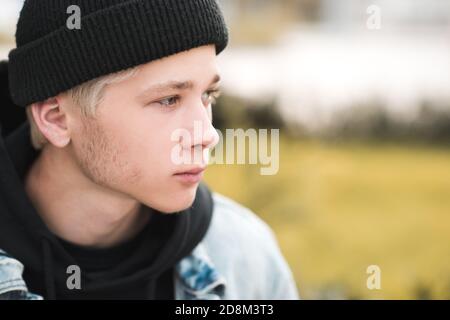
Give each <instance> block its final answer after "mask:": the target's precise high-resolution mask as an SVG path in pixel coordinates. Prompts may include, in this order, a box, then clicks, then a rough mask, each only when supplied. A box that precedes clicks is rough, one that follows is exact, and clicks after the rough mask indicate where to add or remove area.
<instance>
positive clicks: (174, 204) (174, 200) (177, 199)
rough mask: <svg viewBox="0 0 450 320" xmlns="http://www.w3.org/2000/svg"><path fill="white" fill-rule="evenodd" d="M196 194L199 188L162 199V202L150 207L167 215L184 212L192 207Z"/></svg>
mask: <svg viewBox="0 0 450 320" xmlns="http://www.w3.org/2000/svg"><path fill="white" fill-rule="evenodd" d="M196 192H197V188H192V189H188V190H186V189H185V190H183V191H178V192H177V193H175V194H172V195H170V196H168V197H167V198H165V199H161V200H162V201H158V203H157V204H154V205H150V207H152V208H153V209H156V210H158V211H160V212H162V213H166V214H171V213H176V212H179V211H183V210H186V209H188V208H189V207H190V206H192V204H193V203H194V200H195V195H196Z"/></svg>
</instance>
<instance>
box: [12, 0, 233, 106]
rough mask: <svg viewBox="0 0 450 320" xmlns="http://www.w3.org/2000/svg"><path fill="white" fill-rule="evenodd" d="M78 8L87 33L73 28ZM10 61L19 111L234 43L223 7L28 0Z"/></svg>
mask: <svg viewBox="0 0 450 320" xmlns="http://www.w3.org/2000/svg"><path fill="white" fill-rule="evenodd" d="M72 5H76V6H78V8H79V9H80V11H79V12H80V13H81V14H80V17H81V20H80V21H81V28H80V29H76V28H75V29H73V28H69V27H68V25H67V21H68V19H69V18H70V16H71V14H70V13H68V12H70V11H68V8H69V7H70V6H72ZM16 42H17V48H16V49H14V50H12V51H11V52H10V54H9V67H8V69H9V89H10V94H11V98H12V100H13V101H14V103H15V104H17V105H19V106H27V105H30V104H32V103H34V102H39V101H44V100H46V99H48V98H50V97H53V96H56V95H57V94H59V93H61V92H64V91H66V90H68V89H71V88H73V87H75V86H77V85H79V84H82V83H84V82H86V81H89V80H92V79H95V78H97V77H99V76H103V75H107V74H110V73H113V72H118V71H121V70H125V69H128V68H131V67H134V66H137V65H140V64H144V63H147V62H150V61H153V60H156V59H160V58H163V57H166V56H170V55H172V54H176V53H178V52H182V51H186V50H189V49H192V48H196V47H199V46H203V45H207V44H214V45H215V46H216V53H217V54H219V53H220V52H222V51H223V50H224V49H225V47H226V46H227V43H228V31H227V27H226V25H225V22H224V18H223V15H222V13H221V11H220V8H219V6H218V4H217V3H216V1H215V0H56V1H55V0H25V3H24V7H23V9H22V11H21V13H20V18H19V22H18V24H17V31H16Z"/></svg>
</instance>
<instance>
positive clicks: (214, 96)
mask: <svg viewBox="0 0 450 320" xmlns="http://www.w3.org/2000/svg"><path fill="white" fill-rule="evenodd" d="M205 93H206V94H208V96H209V99H211V105H214V104H216V102H217V99H218V98H219V97H220V95H221V91H220V89H212V90H208V91H206V92H205ZM172 99H175V105H176V104H177V103H178V102H179V101H180V100H181V97H180V96H178V95H176V96H171V97H167V98H164V99H162V100H159V101H156V103H158V104H159V105H161V107H165V108H173V107H175V105H174V104H169V105H165V104H164V103H162V102H164V101H169V100H172Z"/></svg>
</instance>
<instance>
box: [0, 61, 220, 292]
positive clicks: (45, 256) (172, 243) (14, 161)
mask: <svg viewBox="0 0 450 320" xmlns="http://www.w3.org/2000/svg"><path fill="white" fill-rule="evenodd" d="M7 73H8V67H7V62H4V61H2V62H1V63H0V84H1V87H0V116H1V117H0V131H1V136H0V248H1V249H3V250H4V251H6V252H8V253H9V254H10V255H11V256H12V257H14V258H16V259H17V260H19V261H20V262H21V263H22V264H24V266H25V271H24V278H25V281H26V282H27V277H29V278H38V279H42V280H41V281H42V284H40V285H36V286H35V287H33V286H32V287H30V285H29V289H30V290H31V291H33V290H35V291H36V290H37V291H38V292H34V293H38V294H41V295H43V296H44V298H47V299H56V298H58V287H63V286H65V285H66V281H67V273H66V268H67V266H68V265H72V264H76V262H75V261H73V258H72V257H71V256H70V255H69V254H68V253H67V252H66V251H65V249H64V247H63V246H62V245H61V243H60V241H59V240H58V238H57V237H56V236H55V235H54V234H52V233H51V232H50V231H49V229H48V228H47V226H46V225H45V223H44V222H43V220H42V219H41V218H40V216H39V215H38V213H37V212H36V210H35V208H34V207H33V205H32V203H31V201H30V199H29V198H28V196H27V194H26V192H25V189H24V185H23V181H24V178H25V176H26V173H27V171H28V170H29V168H30V167H31V165H32V164H33V162H34V161H35V159H36V158H37V157H38V156H39V152H38V151H36V150H34V148H33V147H32V145H31V141H30V138H29V135H30V128H29V124H28V122H27V121H26V118H25V112H24V110H23V108H20V107H17V106H15V105H14V104H13V103H12V102H11V99H10V97H9V90H8V89H7V88H8V80H7V79H8V76H7ZM212 212H213V201H212V195H211V191H210V190H209V189H208V187H207V186H206V185H205V184H203V183H201V184H200V185H199V188H198V190H197V193H196V197H195V200H194V203H193V205H192V206H191V207H190V208H188V209H186V210H184V211H182V212H178V213H174V214H173V215H174V216H175V217H176V218H174V220H175V226H174V228H173V231H172V234H171V235H170V237H169V240H168V241H167V242H166V243H165V244H164V245H163V247H162V249H161V253H160V254H159V255H158V257H157V259H156V260H155V261H154V262H153V263H152V264H151V265H148V266H146V267H145V268H142V269H141V270H137V271H136V272H134V273H133V274H130V275H127V276H121V277H119V278H117V277H116V278H110V279H108V281H103V282H88V284H87V285H86V286H84V287H83V291H84V292H86V291H95V290H100V289H101V290H105V289H107V288H108V287H112V286H117V285H120V284H123V283H127V282H130V281H136V280H140V279H142V280H145V281H149V286H154V285H155V283H156V281H155V279H156V278H157V277H158V276H159V275H161V274H162V273H163V272H164V271H166V270H167V269H168V268H171V267H174V266H175V265H176V264H177V263H178V262H179V261H180V260H181V259H182V258H184V257H186V256H187V255H189V254H190V253H191V252H192V250H193V249H194V248H195V247H196V246H197V245H198V243H199V242H200V241H201V240H202V239H203V237H204V235H205V234H206V232H207V230H208V228H209V224H210V222H211V218H212ZM82 279H83V274H82ZM151 289H152V288H149V292H153V291H152V290H151ZM39 291H40V292H39ZM149 298H151V297H149Z"/></svg>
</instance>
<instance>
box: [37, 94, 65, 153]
mask: <svg viewBox="0 0 450 320" xmlns="http://www.w3.org/2000/svg"><path fill="white" fill-rule="evenodd" d="M31 111H32V114H33V118H34V121H35V123H36V125H37V127H38V128H39V130H40V131H41V133H42V134H43V135H44V136H45V138H47V140H48V141H49V142H50V143H51V144H53V145H54V146H56V147H59V148H64V147H65V146H67V145H68V144H69V142H70V134H69V130H68V126H67V114H66V113H65V111H64V110H63V109H62V108H61V105H60V103H59V101H58V99H57V98H50V99H47V100H46V101H44V102H37V103H35V104H33V105H32V106H31Z"/></svg>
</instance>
